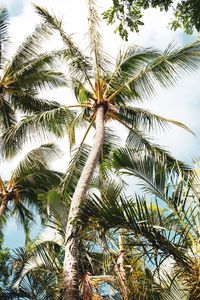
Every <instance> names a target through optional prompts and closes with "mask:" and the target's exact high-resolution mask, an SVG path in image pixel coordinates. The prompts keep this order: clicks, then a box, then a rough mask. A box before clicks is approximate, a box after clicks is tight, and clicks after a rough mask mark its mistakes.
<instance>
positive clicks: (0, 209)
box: [0, 198, 8, 217]
mask: <svg viewBox="0 0 200 300" xmlns="http://www.w3.org/2000/svg"><path fill="white" fill-rule="evenodd" d="M7 206H8V199H7V198H5V199H3V200H2V202H1V205H0V217H2V216H3V215H4V214H5V211H6V209H7Z"/></svg>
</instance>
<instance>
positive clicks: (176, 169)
mask: <svg viewBox="0 0 200 300" xmlns="http://www.w3.org/2000/svg"><path fill="white" fill-rule="evenodd" d="M113 165H114V166H115V167H116V168H117V169H121V172H122V173H124V174H129V175H133V176H136V177H137V178H139V179H140V180H141V181H142V183H141V185H142V187H143V189H144V190H145V191H146V192H148V193H149V192H150V193H151V194H153V195H155V196H157V197H159V198H160V199H162V200H163V201H166V199H167V197H166V192H167V184H168V182H169V181H171V180H172V181H173V180H175V181H176V179H177V177H178V176H179V174H181V176H184V173H186V174H187V172H188V168H187V167H186V166H185V165H184V164H181V163H180V162H179V161H177V160H175V159H173V157H172V156H170V155H168V154H165V153H162V152H161V151H160V153H159V152H158V153H156V152H152V153H151V154H150V153H145V152H143V151H141V152H140V151H135V149H128V148H124V149H123V148H121V149H117V150H116V151H114V153H113Z"/></svg>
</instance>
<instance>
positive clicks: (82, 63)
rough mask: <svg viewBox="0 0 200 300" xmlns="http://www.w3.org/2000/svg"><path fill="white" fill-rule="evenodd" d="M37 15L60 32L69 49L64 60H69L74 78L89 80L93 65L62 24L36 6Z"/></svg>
mask: <svg viewBox="0 0 200 300" xmlns="http://www.w3.org/2000/svg"><path fill="white" fill-rule="evenodd" d="M35 8H36V11H37V13H38V14H39V15H40V16H41V17H42V18H44V20H45V21H46V22H47V23H48V24H49V26H50V27H51V28H53V29H54V30H58V32H59V33H60V35H61V37H62V39H63V42H64V44H65V46H66V47H67V49H66V50H65V52H64V58H65V59H66V60H67V62H68V65H69V69H70V71H71V75H72V77H77V79H79V78H84V79H88V78H89V77H90V71H91V69H92V65H91V63H90V60H89V59H88V57H87V56H85V55H84V54H83V53H82V51H81V50H80V49H79V48H78V47H77V46H76V45H75V43H74V42H73V40H72V38H71V36H69V35H67V34H66V33H65V31H64V29H63V28H62V22H61V21H60V20H59V19H58V18H57V17H56V16H55V15H51V14H50V13H49V12H48V11H47V10H45V9H44V8H42V7H39V6H37V5H35Z"/></svg>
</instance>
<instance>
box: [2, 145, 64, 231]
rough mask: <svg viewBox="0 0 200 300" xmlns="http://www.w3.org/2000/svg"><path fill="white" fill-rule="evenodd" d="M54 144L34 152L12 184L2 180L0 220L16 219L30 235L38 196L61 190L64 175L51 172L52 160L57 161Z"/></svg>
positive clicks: (56, 148) (27, 157) (17, 169)
mask: <svg viewBox="0 0 200 300" xmlns="http://www.w3.org/2000/svg"><path fill="white" fill-rule="evenodd" d="M58 156H59V149H58V147H57V146H56V145H54V144H44V145H41V146H40V147H38V148H36V149H33V150H31V151H30V152H29V153H28V154H27V155H26V156H25V157H24V158H23V159H22V160H21V161H20V162H19V164H18V165H17V167H16V168H15V170H14V171H13V172H12V174H11V177H10V180H9V181H3V180H2V179H1V178H0V219H2V218H3V217H5V216H7V215H14V216H15V217H16V218H17V219H18V220H19V221H20V222H21V223H22V224H23V226H24V229H25V233H26V234H27V237H28V233H29V227H30V221H34V219H33V215H32V213H31V211H30V208H31V206H32V208H33V207H35V208H37V209H39V208H40V203H39V202H38V195H39V194H40V193H44V192H47V191H48V190H50V189H52V188H55V187H56V186H58V184H59V183H60V180H61V176H62V174H61V173H59V172H56V171H53V170H51V169H49V167H48V164H49V161H51V160H52V159H55V158H58Z"/></svg>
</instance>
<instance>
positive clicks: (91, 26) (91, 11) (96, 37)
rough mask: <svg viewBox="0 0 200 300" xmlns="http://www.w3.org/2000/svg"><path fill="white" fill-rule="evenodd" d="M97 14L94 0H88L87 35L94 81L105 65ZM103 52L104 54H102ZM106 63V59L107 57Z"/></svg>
mask: <svg viewBox="0 0 200 300" xmlns="http://www.w3.org/2000/svg"><path fill="white" fill-rule="evenodd" d="M99 22H100V19H99V16H98V12H97V7H96V3H95V0H88V36H89V40H90V44H89V47H90V49H91V55H93V56H94V62H95V76H96V82H98V80H99V79H100V77H99V76H100V74H101V73H102V71H104V69H105V67H106V59H105V57H104V56H105V53H104V51H103V49H102V43H101V35H100V33H99ZM103 54H104V55H103ZM107 63H108V59H107Z"/></svg>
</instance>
